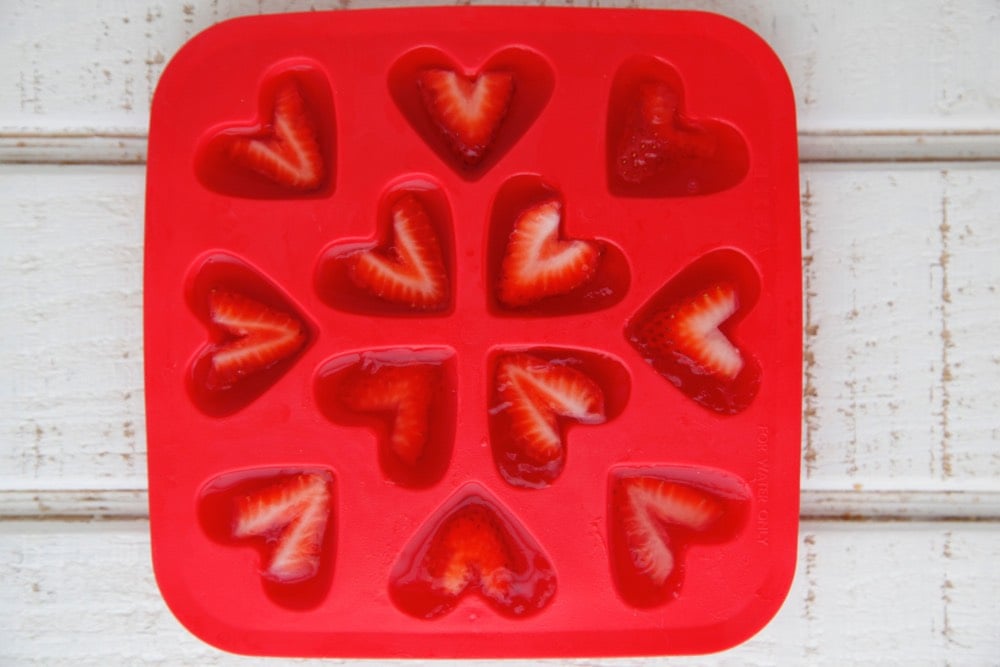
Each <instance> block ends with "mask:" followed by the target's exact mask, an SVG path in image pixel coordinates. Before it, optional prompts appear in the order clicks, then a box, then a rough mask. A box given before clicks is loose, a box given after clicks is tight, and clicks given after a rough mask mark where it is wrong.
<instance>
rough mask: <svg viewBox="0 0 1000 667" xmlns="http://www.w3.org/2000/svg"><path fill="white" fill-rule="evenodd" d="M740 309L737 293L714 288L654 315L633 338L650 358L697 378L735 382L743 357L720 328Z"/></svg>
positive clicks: (720, 286)
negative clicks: (679, 366)
mask: <svg viewBox="0 0 1000 667" xmlns="http://www.w3.org/2000/svg"><path fill="white" fill-rule="evenodd" d="M738 308H739V298H738V296H737V294H736V290H735V289H734V288H733V287H732V286H731V285H727V284H720V285H714V286H712V287H710V288H708V289H707V290H705V291H703V292H699V293H698V294H696V295H695V296H694V297H691V298H689V299H687V300H685V301H682V302H680V303H678V304H677V305H676V306H674V307H673V308H671V309H669V310H665V311H661V312H658V313H655V314H654V315H653V316H652V317H651V318H650V319H649V320H647V321H646V322H644V323H643V324H642V325H641V326H639V328H638V329H637V330H636V331H635V333H634V334H633V341H634V342H635V343H636V345H638V346H639V348H640V350H642V352H643V354H644V355H645V356H646V357H649V358H653V359H656V358H663V357H666V358H670V359H673V360H675V361H676V362H677V363H680V364H682V365H684V366H686V367H688V368H689V369H691V370H692V371H693V372H695V373H698V374H702V375H704V374H711V375H714V376H717V377H719V378H721V379H723V380H733V379H734V378H736V376H737V375H739V373H740V371H741V370H742V369H743V357H742V355H741V354H740V351H739V349H738V348H737V347H736V346H735V345H733V344H732V342H730V340H729V339H728V338H727V337H726V335H725V334H724V333H722V331H720V330H719V327H720V326H721V325H722V324H723V323H724V322H725V321H726V320H728V319H729V318H730V317H732V316H733V315H734V314H735V313H736V311H737V310H738Z"/></svg>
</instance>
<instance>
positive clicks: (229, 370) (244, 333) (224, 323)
mask: <svg viewBox="0 0 1000 667" xmlns="http://www.w3.org/2000/svg"><path fill="white" fill-rule="evenodd" d="M208 316H209V319H210V320H211V322H212V323H213V324H215V325H216V326H217V327H219V329H221V330H222V331H223V332H224V333H225V334H226V335H227V336H228V340H227V341H225V342H223V343H222V344H220V345H218V346H217V347H216V348H215V349H214V350H213V351H212V353H211V365H210V367H209V369H208V374H207V375H206V378H205V384H206V386H207V387H208V388H209V389H210V390H213V391H214V390H221V389H228V388H229V387H231V386H233V385H234V384H236V383H237V382H239V381H240V380H241V379H242V378H243V377H246V376H247V375H252V374H256V373H260V372H261V371H264V370H265V369H268V368H270V367H272V366H274V365H275V364H277V363H279V362H281V361H283V360H285V359H287V358H289V357H291V356H292V355H294V354H295V353H296V352H298V351H299V350H300V349H301V348H302V346H303V345H305V342H306V331H305V327H304V326H303V325H302V323H301V322H300V321H298V320H297V319H295V318H294V317H292V316H291V315H289V314H287V313H283V312H280V311H277V310H272V309H271V308H268V307H267V306H265V305H264V304H262V303H260V302H258V301H254V300H253V299H250V298H247V297H245V296H243V295H241V294H237V293H235V292H230V291H226V290H220V289H214V290H212V291H211V292H210V293H209V295H208Z"/></svg>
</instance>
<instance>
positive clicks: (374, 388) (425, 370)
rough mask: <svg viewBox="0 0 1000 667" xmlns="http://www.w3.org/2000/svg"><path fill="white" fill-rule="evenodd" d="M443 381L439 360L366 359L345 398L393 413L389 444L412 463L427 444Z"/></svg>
mask: <svg viewBox="0 0 1000 667" xmlns="http://www.w3.org/2000/svg"><path fill="white" fill-rule="evenodd" d="M440 385H441V369H440V366H439V365H438V364H425V363H409V364H401V365H394V364H389V363H380V362H376V363H366V364H363V365H362V366H360V367H359V368H358V372H357V373H356V374H353V375H352V377H351V380H350V381H349V382H348V383H346V384H345V386H344V389H343V390H342V396H341V400H342V401H343V402H344V405H346V406H347V407H348V408H350V409H351V410H354V411H357V412H370V413H380V414H387V415H389V416H390V417H391V419H392V421H391V426H390V428H389V448H390V449H391V450H392V451H393V452H394V453H395V454H396V456H398V457H399V458H400V459H401V460H402V461H404V462H405V463H407V464H408V465H411V466H412V465H416V464H417V462H418V461H419V459H420V457H421V455H422V454H423V453H424V448H425V446H426V445H427V440H428V434H429V432H430V419H431V404H432V402H433V399H434V395H435V393H436V392H437V391H438V389H439V387H440Z"/></svg>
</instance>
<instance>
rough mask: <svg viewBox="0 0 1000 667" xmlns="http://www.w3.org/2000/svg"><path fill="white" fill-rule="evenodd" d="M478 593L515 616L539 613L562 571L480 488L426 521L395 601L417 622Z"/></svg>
mask: <svg viewBox="0 0 1000 667" xmlns="http://www.w3.org/2000/svg"><path fill="white" fill-rule="evenodd" d="M472 592H475V593H477V594H478V595H479V596H481V597H482V598H483V599H485V600H486V602H487V603H488V604H489V605H490V606H491V607H493V608H494V609H495V610H496V611H497V612H498V613H499V614H501V615H503V616H507V617H512V618H525V617H528V616H531V615H532V614H536V613H538V612H539V611H540V610H542V609H543V608H544V607H545V606H546V605H548V604H549V602H551V601H552V597H553V596H554V595H555V592H556V573H555V570H554V569H553V568H552V565H551V564H550V561H549V559H548V557H547V556H546V555H545V553H544V552H543V551H542V549H541V547H540V546H539V545H538V543H537V542H536V541H535V539H534V538H532V537H531V535H529V534H528V532H527V530H526V529H525V528H524V526H522V525H521V524H520V523H519V522H518V521H517V520H516V519H515V518H514V515H513V514H512V513H511V512H510V511H509V510H507V509H506V508H504V507H502V506H501V505H500V503H499V501H497V500H496V499H495V498H493V497H492V496H491V495H490V494H489V492H488V491H486V489H484V488H483V487H482V486H480V485H479V484H477V483H474V482H473V483H470V484H467V485H465V486H464V487H463V488H461V489H459V491H458V492H457V493H456V494H455V495H454V496H453V497H452V498H451V499H449V500H448V501H447V502H446V503H445V504H444V505H443V506H442V507H441V508H440V509H438V510H437V511H436V512H435V513H434V514H433V515H432V516H431V517H430V518H429V519H428V520H427V521H426V522H425V523H424V525H423V526H422V527H421V528H420V530H419V531H418V532H417V534H416V535H415V536H414V537H413V538H412V540H411V541H410V542H409V544H408V545H407V546H406V547H405V548H404V550H403V552H402V553H401V554H400V556H399V559H398V560H397V561H396V564H395V566H393V569H392V572H391V574H390V575H389V595H390V596H391V598H392V601H393V602H394V603H395V604H396V606H397V607H399V608H400V609H401V610H402V611H404V612H406V613H407V614H410V615H411V616H416V617H417V618H426V619H431V618H436V617H439V616H441V615H443V614H446V613H448V612H449V611H451V610H452V609H454V608H455V606H456V605H457V604H458V603H459V602H460V600H461V598H462V597H463V596H464V595H466V594H469V593H472Z"/></svg>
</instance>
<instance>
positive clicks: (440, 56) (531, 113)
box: [389, 46, 554, 181]
mask: <svg viewBox="0 0 1000 667" xmlns="http://www.w3.org/2000/svg"><path fill="white" fill-rule="evenodd" d="M553 83H554V77H553V74H552V67H551V66H550V65H549V63H548V62H547V61H546V60H545V58H543V57H542V56H541V55H539V54H538V53H536V52H534V51H531V50H529V49H526V48H524V47H508V48H505V49H502V50H500V51H497V52H496V53H494V54H493V55H492V56H490V57H489V58H487V59H486V61H485V62H484V63H483V64H482V65H480V66H479V67H478V68H477V69H473V68H470V67H466V66H463V65H461V64H459V63H457V62H456V61H455V60H454V59H453V58H452V57H451V56H449V55H448V54H446V53H444V52H443V51H441V50H439V49H436V48H433V47H429V46H423V47H419V48H417V49H414V50H412V51H410V52H409V53H406V54H405V55H403V56H402V57H400V58H399V60H397V61H396V63H395V64H394V65H393V66H392V69H391V70H390V72H389V93H390V95H392V99H393V100H395V102H396V105H397V106H398V107H399V110H400V111H401V112H402V114H403V116H405V117H406V120H407V121H409V123H410V125H411V126H413V129H414V130H416V132H417V133H418V134H419V135H420V136H421V137H423V139H424V141H426V142H427V145H428V146H430V148H431V149H432V150H433V151H434V152H435V153H437V155H438V156H439V157H440V158H441V159H442V160H443V161H444V162H445V163H446V164H447V165H449V166H450V167H451V168H452V169H454V170H455V171H456V172H457V173H458V174H459V175H461V176H462V177H463V178H465V179H467V180H470V181H474V180H476V179H478V178H480V177H481V176H482V175H483V174H485V173H486V172H487V171H489V169H490V168H491V167H492V166H493V165H494V164H496V163H497V162H498V161H499V160H500V159H501V158H502V157H503V156H504V154H505V153H506V152H507V151H509V150H510V149H511V147H512V146H514V144H516V143H517V141H518V139H520V138H521V136H522V135H523V134H524V133H525V132H526V131H527V130H528V128H529V127H531V124H532V123H533V122H534V121H535V118H537V117H538V114H539V113H541V110H542V109H543V108H544V107H545V104H546V103H547V102H548V100H549V97H550V96H551V94H552V87H553Z"/></svg>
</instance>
